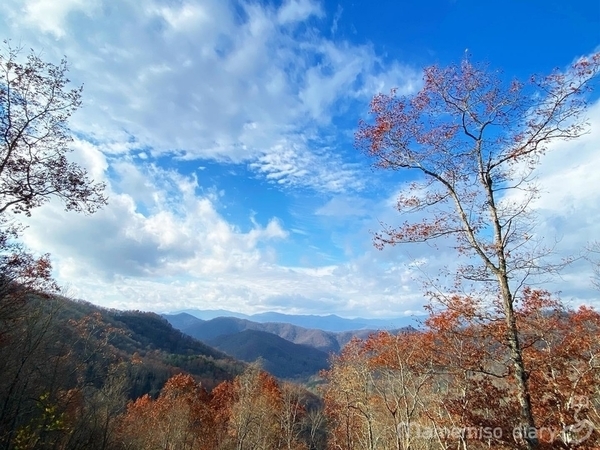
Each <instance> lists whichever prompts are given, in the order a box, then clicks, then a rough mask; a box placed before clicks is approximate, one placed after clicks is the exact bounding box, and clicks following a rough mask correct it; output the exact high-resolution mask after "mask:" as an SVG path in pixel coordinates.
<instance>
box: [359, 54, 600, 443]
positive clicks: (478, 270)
mask: <svg viewBox="0 0 600 450" xmlns="http://www.w3.org/2000/svg"><path fill="white" fill-rule="evenodd" d="M599 70H600V53H598V54H595V55H593V56H591V57H587V58H581V59H579V60H578V61H577V62H576V63H575V64H573V65H572V67H570V68H569V70H567V71H565V72H560V71H555V72H553V73H552V74H550V75H548V76H545V77H537V76H533V77H531V78H530V80H528V82H527V83H521V82H519V81H513V82H511V83H505V82H504V81H503V79H502V77H501V76H500V75H499V74H497V73H494V72H491V71H489V70H488V69H487V68H485V67H481V66H477V65H474V64H472V63H471V62H470V61H468V60H464V61H463V62H462V63H461V64H460V65H457V66H450V67H447V68H440V67H437V66H433V67H429V68H427V69H425V72H424V86H423V88H422V89H421V91H420V92H418V93H417V94H416V95H414V96H413V97H398V96H396V94H395V91H392V92H391V94H390V95H384V94H379V95H377V96H375V97H374V99H373V101H372V103H371V114H372V115H373V117H374V122H371V123H368V122H365V121H363V122H361V123H360V125H359V130H358V132H357V135H356V142H357V146H358V147H359V148H360V149H362V150H363V151H364V152H365V153H367V154H368V155H369V156H371V157H373V158H374V159H375V166H376V167H378V168H381V169H390V170H409V171H413V172H416V173H417V174H418V176H419V178H418V181H417V182H415V183H413V184H411V185H410V186H409V188H408V189H406V190H405V191H404V192H403V193H402V194H401V195H400V198H399V199H398V203H397V207H398V210H399V211H400V213H410V212H426V213H428V215H427V216H426V218H425V219H422V220H415V221H406V222H404V223H403V224H402V225H400V226H398V227H392V226H388V225H385V224H384V225H383V231H382V232H380V233H378V234H376V236H375V244H376V246H378V247H380V248H382V247H384V246H386V245H395V244H400V243H415V242H425V241H430V240H433V239H437V238H444V237H445V238H451V239H453V244H454V246H455V248H456V250H457V252H458V253H459V254H460V255H462V256H465V257H466V258H467V261H468V262H467V263H466V264H465V265H464V266H463V267H462V268H461V270H460V271H459V274H458V275H459V279H460V280H462V281H465V280H467V281H469V282H475V283H477V284H478V285H479V286H485V290H486V294H485V295H487V296H488V298H489V297H492V299H493V300H494V302H495V305H494V306H495V311H497V312H499V314H500V315H501V317H502V319H503V320H504V321H505V322H506V325H507V337H506V339H507V345H508V347H509V349H510V358H511V361H512V365H513V368H514V383H515V387H516V392H517V394H518V400H519V403H520V407H521V412H520V420H521V427H522V434H523V437H524V439H523V440H524V444H525V446H526V447H527V448H529V449H533V448H537V447H538V439H537V436H536V427H535V420H534V416H533V412H532V408H531V399H530V392H529V386H528V373H527V371H526V368H525V365H524V363H523V356H522V347H521V343H520V342H519V335H518V326H517V322H516V317H515V314H514V303H515V301H518V300H519V295H520V290H521V288H522V287H523V286H524V283H525V280H526V279H527V277H528V276H529V275H531V274H532V273H536V272H540V271H542V270H544V266H543V265H542V264H543V263H541V262H540V254H539V252H538V250H539V248H536V247H535V246H533V245H531V236H532V234H533V233H534V230H533V228H534V226H535V221H534V220H533V218H532V216H531V214H530V213H531V207H530V206H531V201H532V200H533V199H534V198H535V197H536V196H537V194H538V193H537V190H536V188H535V185H534V184H533V183H532V180H533V177H534V175H535V169H536V167H537V165H538V163H539V158H540V156H541V155H542V154H543V153H544V152H545V151H546V150H548V148H549V144H550V143H551V142H553V141H556V140H571V139H576V138H577V137H579V136H581V135H582V134H583V133H585V132H586V126H585V125H586V124H585V121H584V120H582V114H583V113H584V112H585V108H586V102H585V94H586V93H587V92H588V90H589V88H590V85H591V83H590V81H591V80H592V79H593V78H594V77H596V76H597V74H598V72H599ZM434 296H435V297H437V299H438V300H441V301H442V302H443V301H444V295H442V294H437V295H434Z"/></svg>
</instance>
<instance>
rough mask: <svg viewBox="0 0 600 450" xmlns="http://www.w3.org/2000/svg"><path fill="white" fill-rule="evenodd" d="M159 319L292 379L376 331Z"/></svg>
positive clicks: (338, 324) (338, 323)
mask: <svg viewBox="0 0 600 450" xmlns="http://www.w3.org/2000/svg"><path fill="white" fill-rule="evenodd" d="M212 313H227V311H214V312H212V311H209V312H208V314H207V316H209V317H210V316H211V314H212ZM272 314H273V315H274V316H272ZM163 317H164V318H165V319H167V320H168V321H169V323H171V325H173V327H175V328H177V329H179V330H181V331H182V332H184V333H186V334H188V335H190V336H192V337H194V338H196V339H198V340H200V341H202V342H205V343H206V344H208V345H211V346H213V347H215V348H217V349H219V350H221V351H223V352H225V353H226V354H228V355H230V356H233V357H234V358H237V359H240V360H242V361H246V362H254V361H257V360H260V361H261V362H262V364H263V367H264V368H265V370H267V371H268V372H270V373H272V374H273V375H275V376H277V377H280V378H287V379H295V380H298V381H306V380H307V379H309V378H310V377H311V376H314V375H316V374H317V373H318V372H319V371H320V370H322V369H325V368H326V367H327V366H328V359H329V356H330V355H331V354H337V353H339V352H340V351H341V349H342V348H343V347H344V346H345V345H346V344H347V343H348V342H349V341H350V340H351V339H352V338H353V337H358V338H361V339H364V338H367V337H368V336H369V335H371V334H373V333H375V332H376V331H377V329H375V328H371V329H362V330H360V329H357V330H348V331H339V332H334V331H325V330H321V329H315V328H304V327H301V326H297V325H293V324H291V323H283V322H265V323H259V322H256V321H251V320H248V319H244V318H239V317H215V318H212V319H210V320H202V319H199V318H198V317H194V316H193V315H191V314H189V313H187V312H182V313H179V314H173V315H169V314H164V315H163ZM252 317H256V316H252ZM265 317H277V318H280V319H282V320H290V321H296V322H297V323H298V322H301V323H304V322H311V323H313V322H314V323H321V324H325V322H329V324H330V326H334V328H338V329H339V328H345V327H348V326H349V325H350V324H363V325H365V324H369V323H370V322H369V320H368V319H342V318H340V317H337V316H329V317H327V318H324V320H323V321H321V322H319V320H318V319H316V318H318V317H320V316H288V315H284V314H277V313H266V314H262V315H259V318H265ZM332 317H333V318H332ZM344 321H347V322H344ZM381 322H383V321H381ZM381 322H375V323H381ZM390 323H392V322H390ZM401 330H408V331H410V330H414V328H413V327H411V326H410V325H409V326H406V327H404V328H402V329H396V330H391V332H394V333H397V332H399V331H401Z"/></svg>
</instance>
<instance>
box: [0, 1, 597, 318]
mask: <svg viewBox="0 0 600 450" xmlns="http://www.w3.org/2000/svg"><path fill="white" fill-rule="evenodd" d="M0 38H2V39H10V40H11V42H12V43H13V44H18V45H22V46H23V47H24V48H25V49H28V48H32V49H34V50H35V51H36V52H37V53H39V54H41V56H42V58H43V59H45V60H46V61H50V62H55V63H58V62H59V61H60V58H61V57H63V56H66V57H67V59H68V61H69V66H70V72H69V78H70V79H71V81H72V85H73V86H78V85H81V84H83V85H84V91H83V106H82V108H81V109H80V110H79V111H77V113H76V114H75V115H74V116H73V117H72V118H71V121H70V126H71V129H72V132H73V135H74V137H75V139H74V142H73V153H72V154H71V157H72V159H73V160H74V161H76V162H78V163H79V164H81V165H82V166H84V167H86V168H87V170H88V171H89V174H90V176H91V178H93V179H94V180H96V181H105V182H106V183H107V194H108V197H109V204H108V206H107V207H105V208H104V209H103V210H101V211H100V212H98V213H96V214H94V215H87V216H86V215H77V214H75V213H66V212H64V211H63V207H62V205H61V204H60V203H58V202H54V201H53V202H50V203H48V204H46V205H45V206H43V207H41V208H39V209H37V210H35V211H34V212H33V216H32V217H31V219H29V220H28V221H27V226H28V228H27V230H26V231H25V233H24V236H23V239H24V242H25V243H26V245H27V246H28V247H29V248H30V249H31V250H32V251H33V252H36V253H46V252H49V253H50V254H51V256H52V261H53V265H54V275H55V277H56V279H57V280H58V282H59V283H60V284H61V285H62V286H63V287H64V289H65V293H66V294H67V295H69V296H71V297H74V298H80V299H84V300H87V301H90V302H92V303H95V304H98V305H101V306H105V307H111V308H119V309H140V310H151V311H157V312H166V311H176V310H180V309H189V308H197V309H220V308H222V309H228V310H231V311H236V312H241V313H259V312H264V311H277V312H283V313H291V314H332V313H333V314H338V315H340V316H345V317H357V316H358V317H402V316H410V315H414V314H416V315H419V314H423V313H424V309H423V305H424V304H425V303H426V299H425V297H424V294H423V283H424V281H426V280H427V279H431V278H433V277H435V276H436V274H437V273H438V271H439V270H440V269H441V268H442V267H444V266H446V265H449V266H452V264H454V263H455V262H456V255H455V254H454V253H453V252H452V251H451V250H449V249H447V248H446V249H445V248H444V247H441V248H439V249H436V248H434V247H432V246H429V245H410V246H398V247H394V248H388V249H385V250H383V251H379V250H377V249H375V248H374V247H373V245H372V236H373V232H376V231H378V230H379V228H380V225H379V223H380V222H381V221H383V222H387V223H398V222H399V218H398V217H397V213H395V211H394V208H393V205H394V202H395V198H396V196H397V194H398V192H400V190H401V189H402V188H403V186H404V183H405V181H406V179H405V178H403V176H402V175H401V174H398V173H386V172H382V171H377V170H374V169H373V168H372V165H371V163H372V161H370V160H369V159H368V158H367V157H366V156H365V155H363V154H361V153H360V152H359V151H358V150H357V149H356V148H355V147H354V132H355V131H356V128H357V124H358V122H359V120H360V119H361V118H366V117H367V113H368V106H369V101H370V100H371V98H372V97H373V96H374V95H375V94H377V93H379V92H383V93H387V92H389V90H390V89H391V88H397V89H398V92H399V93H400V94H406V95H410V94H412V93H415V92H416V91H418V89H419V88H420V86H421V79H422V70H423V68H424V67H426V66H429V65H432V64H439V65H447V64H452V63H456V62H459V61H460V60H461V59H462V58H463V57H464V56H465V54H468V55H469V58H471V59H472V60H474V61H482V62H487V63H489V65H490V67H493V68H497V69H502V70H503V73H504V75H505V76H506V77H507V78H515V77H516V78H520V79H527V77H529V76H530V75H531V74H532V73H540V74H547V73H549V72H550V71H551V70H552V69H554V68H557V67H558V68H564V67H567V66H568V65H569V64H570V63H572V62H573V61H575V60H576V59H577V58H579V57H581V56H583V55H589V54H590V53H592V52H594V51H598V50H599V49H600V47H599V46H600V3H599V2H598V1H597V0H592V1H587V0H581V1H576V2H564V1H562V0H528V1H526V2H523V1H518V0H506V1H503V2H483V1H480V0H473V1H471V0H431V1H427V2H423V1H412V0H410V1H398V0H394V1H393V0H377V1H366V0H356V1H331V0H326V1H318V0H286V1H279V0H278V1H274V0H272V1H261V0H253V1H244V0H232V1H229V0H144V1H139V0H3V1H2V2H0ZM595 98H598V97H595ZM588 116H589V122H590V128H589V133H588V134H587V135H585V136H584V137H582V138H581V139H579V140H577V141H576V142H569V143H556V144H554V145H553V146H552V148H551V151H550V152H548V154H547V155H546V156H545V157H544V158H543V160H542V162H541V165H540V167H539V171H538V175H539V178H538V180H539V184H540V187H541V192H542V195H541V197H540V199H539V200H538V201H537V202H536V203H535V204H534V205H533V207H534V208H535V210H536V212H537V214H538V218H539V219H538V220H539V227H538V228H537V232H538V233H540V235H543V236H545V237H546V238H549V239H552V240H553V242H555V243H556V246H555V252H556V254H557V255H558V256H565V257H566V256H568V255H573V254H579V253H580V252H581V251H582V250H583V249H584V248H585V246H586V245H587V244H588V243H589V242H590V241H593V240H594V239H599V238H600V233H599V231H600V172H598V171H597V170H595V169H594V168H595V167H598V166H600V151H599V150H600V148H599V147H600V101H597V100H596V101H594V102H592V104H591V105H590V109H589V111H588ZM591 275H592V267H591V264H590V263H589V262H588V261H586V260H583V259H580V260H578V261H577V262H576V263H575V264H573V265H571V266H570V267H568V268H566V269H565V270H564V271H563V273H562V274H561V276H560V277H558V278H555V279H554V280H553V281H551V282H548V283H545V284H544V285H543V286H542V287H544V288H546V289H548V290H550V291H552V292H560V295H561V296H562V298H563V299H564V300H565V301H567V302H570V303H573V304H580V303H586V304H591V305H595V306H596V307H600V300H599V299H600V293H599V292H598V291H597V290H595V289H593V287H592V283H591Z"/></svg>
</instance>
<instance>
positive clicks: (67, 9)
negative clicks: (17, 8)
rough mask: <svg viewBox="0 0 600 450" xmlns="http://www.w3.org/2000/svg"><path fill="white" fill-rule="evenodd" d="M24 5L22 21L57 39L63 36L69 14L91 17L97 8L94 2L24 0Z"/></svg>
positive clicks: (81, 0) (92, 0) (96, 2)
mask: <svg viewBox="0 0 600 450" xmlns="http://www.w3.org/2000/svg"><path fill="white" fill-rule="evenodd" d="M24 3H25V4H24V6H23V9H22V11H23V13H24V14H23V20H24V21H25V22H27V23H29V24H31V25H33V26H35V27H38V28H39V29H40V31H42V32H47V33H51V34H53V35H54V36H55V37H57V38H61V37H63V36H64V35H65V28H66V19H67V17H68V16H69V14H74V13H77V12H81V13H85V14H87V15H89V16H91V15H92V14H93V13H94V12H95V11H96V10H97V9H98V6H99V3H98V1H96V0H60V1H55V0H26V1H25V2H24Z"/></svg>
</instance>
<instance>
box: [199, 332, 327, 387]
mask: <svg viewBox="0 0 600 450" xmlns="http://www.w3.org/2000/svg"><path fill="white" fill-rule="evenodd" d="M209 343H210V344H211V345H213V346H214V347H216V348H218V349H219V350H222V351H224V352H226V353H227V354H229V355H231V356H233V357H235V358H237V359H241V360H242V361H247V362H253V361H256V360H261V361H262V365H263V368H264V369H265V370H266V371H268V372H270V373H271V374H272V375H274V376H276V377H279V378H288V379H307V378H309V377H311V376H313V375H315V374H316V373H318V372H319V371H320V370H322V369H325V368H327V367H328V365H329V364H328V354H327V353H325V352H323V351H320V350H317V349H315V348H313V347H309V346H307V345H298V344H294V343H292V342H290V341H287V340H285V339H283V338H281V337H279V336H277V335H275V334H273V333H268V332H266V331H259V330H244V331H241V332H239V333H235V334H229V335H223V336H219V337H217V338H215V339H212V340H211V341H209Z"/></svg>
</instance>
